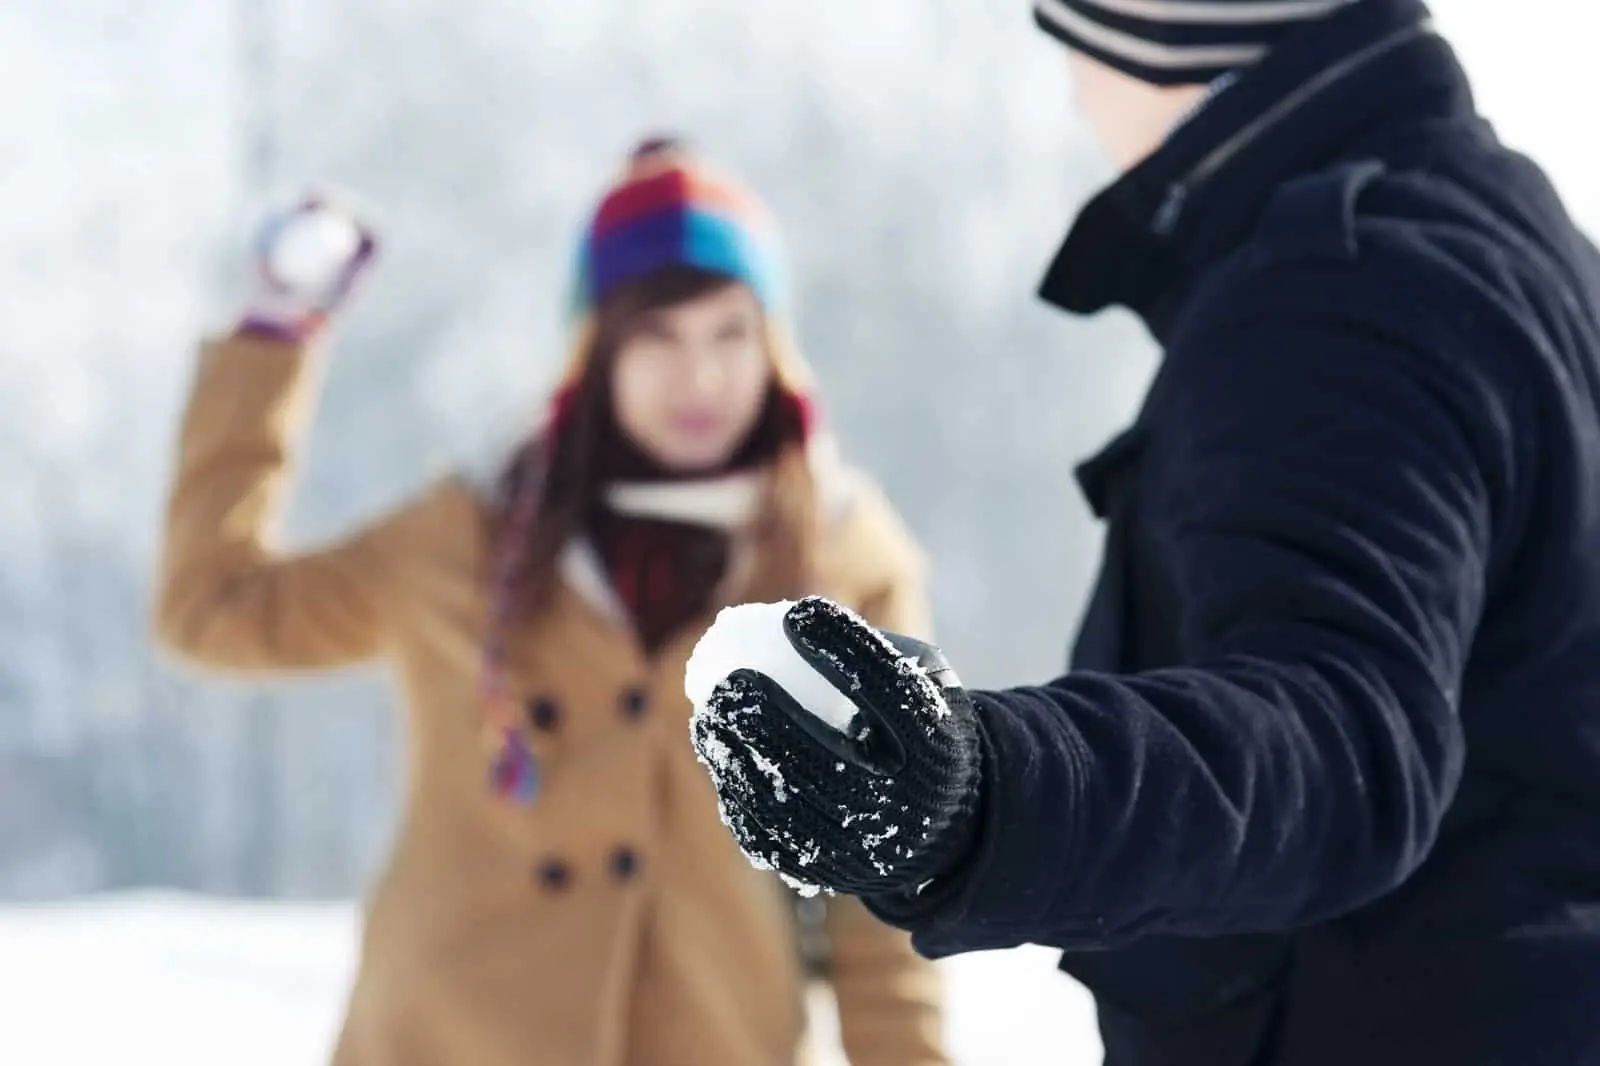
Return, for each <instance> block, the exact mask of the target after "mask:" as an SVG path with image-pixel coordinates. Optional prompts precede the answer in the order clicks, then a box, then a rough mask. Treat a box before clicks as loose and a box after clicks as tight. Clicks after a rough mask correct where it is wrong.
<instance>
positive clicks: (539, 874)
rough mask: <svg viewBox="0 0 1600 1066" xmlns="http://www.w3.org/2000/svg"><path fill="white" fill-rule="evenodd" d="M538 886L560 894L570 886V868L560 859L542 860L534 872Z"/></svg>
mask: <svg viewBox="0 0 1600 1066" xmlns="http://www.w3.org/2000/svg"><path fill="white" fill-rule="evenodd" d="M534 876H535V877H536V878H537V880H538V882H539V884H540V886H542V887H543V888H546V889H548V890H550V891H551V892H561V891H563V890H565V889H566V888H567V887H568V886H570V885H571V884H572V867H570V866H568V865H567V864H566V863H565V862H563V861H562V860H561V859H556V858H550V859H544V860H542V861H541V862H540V863H539V866H538V868H537V869H536V870H535V871H534Z"/></svg>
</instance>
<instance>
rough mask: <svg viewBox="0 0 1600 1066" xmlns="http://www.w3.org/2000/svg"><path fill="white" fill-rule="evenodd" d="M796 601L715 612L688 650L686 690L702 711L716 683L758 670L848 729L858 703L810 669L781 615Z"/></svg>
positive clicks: (826, 719) (822, 716) (839, 727)
mask: <svg viewBox="0 0 1600 1066" xmlns="http://www.w3.org/2000/svg"><path fill="white" fill-rule="evenodd" d="M793 606H794V604H793V603H792V602H790V601H788V600H782V601H779V602H778V603H747V604H741V605H739V606H735V607H725V608H723V609H722V610H721V611H720V612H718V614H717V617H716V620H715V621H714V622H712V624H711V628H710V629H708V630H706V632H705V635H704V636H702V637H701V638H700V641H699V643H698V644H696V645H695V647H694V652H693V653H692V654H691V655H690V656H689V663H688V666H687V667H686V668H685V670H684V677H683V687H684V693H685V694H686V695H687V696H688V697H689V702H690V703H692V704H694V707H695V710H696V711H698V712H701V713H704V711H705V708H706V705H707V703H708V701H709V700H710V699H711V694H712V692H713V691H714V690H715V689H716V687H717V685H718V684H720V683H721V682H722V681H723V680H724V679H726V678H727V677H728V676H729V675H730V674H732V673H734V672H735V671H737V670H756V671H759V672H761V673H763V674H766V675H767V676H768V677H770V678H771V679H772V680H773V681H775V682H777V683H778V684H779V685H780V686H781V687H782V688H783V689H784V691H786V692H788V693H789V695H790V696H792V697H793V698H794V700H795V702H796V703H798V704H799V705H800V706H801V707H804V708H805V709H806V710H807V711H809V712H811V713H812V714H813V715H815V716H816V717H817V718H819V719H821V720H822V721H824V722H826V723H828V725H830V726H832V727H833V728H834V729H837V730H839V731H840V732H848V731H849V730H850V727H851V723H852V722H853V721H854V720H855V717H856V706H855V704H854V703H853V702H852V701H851V699H850V697H849V696H847V695H846V694H844V693H842V692H840V691H839V690H838V689H837V688H835V687H834V686H833V683H832V682H830V681H829V680H828V679H827V678H825V677H823V676H822V675H821V674H819V673H817V671H816V670H814V669H812V667H811V664H810V663H808V662H806V660H805V659H803V658H802V657H801V656H800V653H799V652H797V651H795V649H794V645H793V644H791V643H790V642H789V638H788V636H787V635H786V634H785V633H784V628H783V619H784V616H785V615H786V614H788V613H789V609H790V608H791V607H793Z"/></svg>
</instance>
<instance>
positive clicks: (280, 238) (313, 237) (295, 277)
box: [239, 194, 377, 341]
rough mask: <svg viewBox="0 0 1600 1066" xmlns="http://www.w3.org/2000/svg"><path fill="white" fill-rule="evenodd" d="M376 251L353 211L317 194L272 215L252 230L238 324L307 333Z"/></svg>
mask: <svg viewBox="0 0 1600 1066" xmlns="http://www.w3.org/2000/svg"><path fill="white" fill-rule="evenodd" d="M376 251H377V240H376V238H375V237H374V235H373V234H372V232H371V231H370V230H369V229H368V228H367V227H366V226H365V225H363V224H362V223H361V221H360V220H359V219H357V218H356V216H355V215H354V213H353V212H351V211H350V210H348V209H347V208H344V207H342V206H340V205H338V204H336V203H335V202H333V201H332V200H331V199H329V198H327V197H325V196H323V195H320V194H317V195H311V196H307V197H306V198H305V199H304V200H302V201H301V202H300V203H299V204H298V205H296V206H295V207H293V208H291V209H289V210H287V211H282V212H279V213H277V214H274V215H272V216H270V217H269V218H267V220H266V221H265V222H264V223H263V224H262V226H261V229H260V230H259V231H258V232H257V234H256V239H255V249H254V254H253V263H252V265H253V268H254V269H253V272H252V278H251V281H252V284H251V288H250V293H249V296H248V297H247V299H246V303H245V309H244V314H243V315H242V316H241V319H240V323H239V328H240V329H241V330H245V331H250V332H256V333H267V334H270V335H272V336H277V337H282V338H284V339H287V340H296V341H301V340H306V339H308V338H309V337H311V336H312V335H313V334H315V333H316V332H317V331H318V330H319V329H321V328H322V326H323V324H324V323H326V322H327V320H328V319H329V317H331V316H332V315H333V313H334V312H335V311H337V310H338V309H339V308H340V307H341V306H343V304H344V303H345V301H346V300H347V299H348V298H349V295H350V292H351V290H352V289H353V288H354V286H355V284H356V281H357V280H358V279H359V278H360V276H361V275H362V273H363V272H364V271H365V270H366V268H367V266H368V264H369V263H370V262H371V261H372V257H373V255H374V254H375V253H376Z"/></svg>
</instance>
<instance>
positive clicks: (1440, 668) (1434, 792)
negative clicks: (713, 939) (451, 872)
mask: <svg viewBox="0 0 1600 1066" xmlns="http://www.w3.org/2000/svg"><path fill="white" fill-rule="evenodd" d="M1575 135H1576V132H1575ZM1043 294H1044V296H1045V297H1046V298H1047V299H1049V300H1051V301H1052V302H1054V303H1056V304H1058V305H1060V306H1062V307H1064V308H1066V309H1068V310H1071V311H1074V312H1080V313H1084V312H1093V311H1097V310H1099V309H1101V308H1104V307H1107V306H1109V305H1112V304H1120V305H1124V306H1127V307H1130V308H1132V309H1133V310H1134V311H1136V312H1137V313H1139V314H1140V315H1142V316H1143V317H1144V319H1145V320H1146V322H1147V323H1148V324H1149V326H1150V328H1151V330H1152V331H1153V332H1154V333H1155V335H1156V336H1157V338H1158V339H1159V340H1160V341H1161V342H1162V345H1163V347H1164V349H1165V357H1164V359H1163V362H1162V365H1161V367H1160V369H1159V371H1158V373H1157V376H1156V380H1155V381H1154V383H1153V385H1152V388H1151V391H1150V394H1149V396H1148V398H1147V401H1146V403H1145V405H1144V407H1143V410H1142V412H1141V413H1140V415H1139V417H1138V419H1137V422H1136V424H1135V425H1133V426H1132V428H1131V429H1129V430H1128V431H1127V432H1126V433H1125V434H1123V435H1122V436H1121V437H1119V438H1118V439H1117V440H1116V441H1115V442H1114V443H1113V444H1112V445H1111V446H1110V447H1109V448H1108V449H1107V450H1106V451H1105V452H1103V453H1102V454H1101V455H1099V456H1098V457H1096V458H1095V459H1093V460H1091V461H1090V462H1088V463H1086V464H1085V465H1084V466H1083V467H1082V468H1081V470H1080V480H1081V483H1082V487H1083V489H1084V491H1085V493H1086V494H1087V496H1088V499H1089V501H1090V503H1091V504H1092V505H1093V507H1094V509H1095V511H1096V512H1097V513H1098V514H1099V515H1101V516H1102V517H1104V518H1105V519H1106V521H1107V525H1108V533H1107V538H1108V539H1107V548H1106V558H1105V562H1104V568H1103V572H1102V575H1101V578H1100V582H1099V585H1098V587H1097V590H1096V592H1095V594H1094V598H1093V600H1092V603H1091V606H1090V609H1089V612H1088V614H1087V616H1086V619H1085V621H1084V624H1083V629H1082V633H1081V637H1080V641H1079V644H1078V647H1077V649H1076V653H1075V656H1074V662H1073V669H1072V671H1071V672H1070V673H1068V674H1067V675H1066V676H1065V677H1063V678H1061V679H1060V680H1058V681H1055V682H1053V683H1051V684H1049V685H1045V686H1042V687H1037V688H1027V689H1013V690H1009V691H1001V692H987V693H979V694H978V695H977V702H978V705H979V711H980V720H981V724H982V726H983V728H984V731H985V734H986V748H987V751H986V766H987V775H986V792H985V795H984V800H983V802H984V814H983V828H982V830H981V832H980V838H979V840H978V842H977V844H976V846H975V849H974V850H973V851H972V853H971V854H970V855H969V857H968V858H967V859H966V860H965V861H964V863H963V865H962V866H961V867H960V868H959V869H958V871H957V872H956V874H955V875H954V876H953V877H951V878H950V879H948V880H946V881H944V882H943V883H941V884H938V885H936V886H934V887H932V888H930V889H929V890H928V892H926V893H925V894H924V895H923V897H921V898H920V899H919V900H918V901H917V902H916V903H914V904H909V905H908V904H904V903H894V902H890V901H884V900H880V901H874V907H875V909H876V910H878V911H879V913H880V914H882V915H883V916H884V917H886V918H888V919H890V920H891V921H895V922H897V923H898V924H901V925H903V926H905V927H906V928H909V929H911V930H912V931H913V932H914V933H915V935H916V942H917V944H918V945H919V947H920V948H921V949H922V950H923V951H925V952H926V953H928V954H930V955H935V956H938V955H945V954H950V953H954V952H959V951H970V950H977V949H983V948H991V947H1003V946H1010V945H1015V944H1019V943H1023V942H1035V943H1042V944H1049V945H1056V946H1060V947H1061V948H1063V949H1065V951H1066V954H1065V956H1064V959H1063V962H1062V968H1063V969H1065V970H1066V971H1067V972H1069V973H1071V974H1073V975H1075V976H1076V977H1078V978H1079V979H1080V980H1082V981H1083V982H1084V983H1085V984H1086V985H1087V986H1088V987H1089V988H1090V989H1091V990H1092V991H1093V992H1094V994H1095V996H1096V999H1097V1002H1098V1005H1099V1012H1100V1024H1101V1029H1102V1033H1103V1036H1104V1039H1105V1044H1106V1048H1107V1057H1106V1061H1107V1063H1108V1064H1110V1066H1417V1064H1419V1063H1428V1064H1434V1063H1438V1064H1448V1066H1580V1064H1600V259H1597V255H1596V252H1595V250H1594V249H1593V248H1592V247H1591V245H1590V244H1589V243H1588V241H1586V240H1585V239H1584V238H1583V237H1582V236H1580V235H1579V233H1578V232H1577V231H1576V230H1575V228H1574V226H1573V224H1572V222H1571V221H1570V220H1569V218H1568V216H1567V214H1566V212H1565V210H1564V209H1563V207H1562V205H1561V203H1560V201H1559V200H1558V198H1557V196H1556V195H1555V193H1554V192H1553V191H1552V189H1551V187H1550V185H1549V184H1548V182H1547V181H1546V179H1545V177H1544V175H1543V174H1542V173H1541V172H1540V171H1539V169H1538V168H1537V167H1536V166H1534V165H1533V164H1532V163H1531V162H1529V161H1528V160H1527V159H1525V158H1522V157H1521V156H1518V155H1516V154H1514V153H1513V152H1511V151H1509V150H1507V149H1506V148H1505V147H1503V146H1502V145H1501V144H1500V142H1499V141H1498V140H1497V139H1496V137H1495V135H1494V133H1493V131H1492V130H1491V129H1490V127H1489V126H1488V124H1487V123H1486V122H1485V121H1484V120H1483V119H1481V118H1480V117H1479V116H1478V115H1477V114H1476V112H1475V110H1474V107H1473V103H1472V99H1471V95H1470V92H1469V89H1468V85H1467V82H1466V79H1465V77H1464V75H1463V73H1462V71H1461V69H1460V68H1459V66H1458V64H1457V62H1456V60H1455V58H1454V57H1453V55H1452V53H1451V50H1450V48H1449V47H1448V46H1447V44H1446V43H1445V42H1444V41H1443V40H1442V39H1441V38H1440V37H1439V36H1438V35H1437V34H1436V33H1435V32H1433V30H1432V28H1431V26H1430V24H1429V22H1428V18H1427V12H1426V10H1425V9H1424V8H1423V7H1422V6H1421V4H1420V3H1418V2H1416V0H1362V2H1360V3H1356V4H1353V5H1351V6H1350V7H1349V8H1347V9H1345V10H1344V11H1343V12H1342V13H1340V14H1338V15H1336V16H1334V17H1333V18H1332V19H1330V20H1328V21H1326V22H1324V23H1321V24H1318V25H1316V26H1314V27H1311V28H1310V29H1308V30H1306V31H1303V32H1302V33H1301V34H1300V35H1299V36H1298V37H1296V38H1292V39H1290V40H1288V41H1286V42H1285V43H1284V44H1283V45H1281V46H1279V47H1277V48H1275V49H1274V51H1273V52H1272V54H1271V55H1269V56H1268V58H1267V59H1266V60H1265V61H1264V62H1263V63H1262V64H1261V65H1260V66H1259V67H1256V68H1254V69H1252V70H1251V71H1249V72H1248V73H1247V74H1245V75H1244V76H1243V78H1242V79H1241V80H1240V81H1238V82H1237V83H1236V84H1234V85H1233V86H1232V87H1230V88H1227V89H1225V90H1223V91H1222V92H1221V93H1220V94H1219V95H1218V96H1216V97H1215V98H1214V99H1213V100H1212V101H1211V102H1210V103H1209V104H1208V105H1207V106H1206V107H1205V108H1204V109H1203V110H1202V111H1201V112H1200V113H1199V114H1198V115H1197V116H1195V117H1194V118H1193V119H1192V120H1191V121H1189V122H1188V123H1186V124H1185V125H1184V126H1182V127H1181V128H1179V129H1178V130H1177V131H1176V132H1175V133H1174V134H1173V136H1172V137H1171V139H1170V140H1169V142H1168V143H1167V144H1166V145H1165V146H1164V147H1163V148H1162V149H1160V150H1159V151H1158V152H1157V153H1156V154H1155V155H1154V156H1153V157H1152V158H1151V159H1149V160H1148V161H1146V162H1145V163H1144V164H1141V165H1140V166H1139V167H1137V168H1136V169H1134V170H1133V171H1131V172H1130V173H1128V174H1127V175H1125V177H1124V178H1123V179H1122V180H1120V181H1119V182H1118V183H1117V184H1116V185H1114V186H1113V187H1111V188H1110V189H1108V190H1106V191H1105V192H1104V193H1102V194H1101V195H1100V196H1099V197H1098V198H1097V199H1096V200H1095V201H1093V202H1092V203H1091V204H1090V205H1089V207H1088V208H1087V209H1086V210H1085V211H1084V212H1083V214H1082V215H1081V216H1080V218H1079V219H1078V221H1077V223H1076V224H1075V226H1074V228H1073V232H1072V233H1071V235H1070V236H1069V237H1068V240H1067V242H1066V244H1065V246H1064V247H1063V249H1062V251H1061V254H1060V255H1059V257H1058V258H1057V260H1056V262H1055V264H1054V265H1053V266H1052V268H1051V271H1050V274H1049V276H1048V277H1047V279H1046V282H1045V285H1044V288H1043Z"/></svg>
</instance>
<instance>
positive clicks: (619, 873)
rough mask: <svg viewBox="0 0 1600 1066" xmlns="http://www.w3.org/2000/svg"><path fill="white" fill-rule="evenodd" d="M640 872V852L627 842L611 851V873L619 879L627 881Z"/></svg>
mask: <svg viewBox="0 0 1600 1066" xmlns="http://www.w3.org/2000/svg"><path fill="white" fill-rule="evenodd" d="M638 872H639V853H638V852H637V851H634V850H633V849H632V848H630V847H628V846H627V845H626V844H624V845H622V846H621V847H619V848H617V850H616V851H613V852H612V853H611V873H612V874H613V875H614V876H615V877H616V879H617V880H619V881H627V880H629V879H631V878H632V877H633V876H634V875H635V874H637V873H638Z"/></svg>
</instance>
